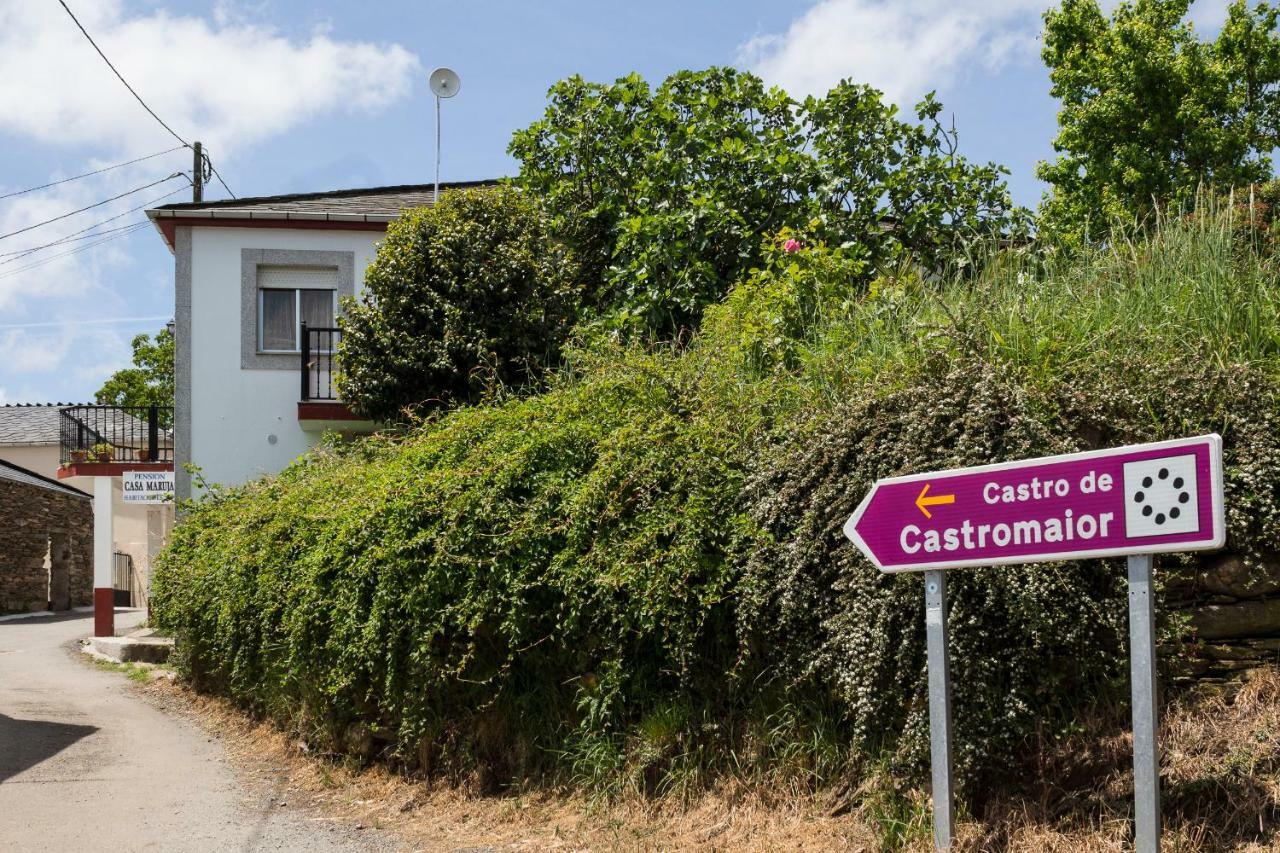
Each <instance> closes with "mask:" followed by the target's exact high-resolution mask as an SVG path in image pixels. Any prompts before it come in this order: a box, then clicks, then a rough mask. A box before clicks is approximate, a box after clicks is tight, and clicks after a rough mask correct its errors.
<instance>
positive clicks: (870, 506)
mask: <svg viewBox="0 0 1280 853" xmlns="http://www.w3.org/2000/svg"><path fill="white" fill-rule="evenodd" d="M844 532H845V535H847V536H848V537H849V538H850V539H852V540H853V542H854V544H855V545H857V546H858V548H859V549H861V551H862V553H863V554H865V555H866V556H867V559H869V560H871V562H872V563H874V564H875V565H876V566H877V567H878V568H879V569H880V570H881V571H884V572H909V571H923V570H925V569H947V568H956V567H959V566H990V565H997V564H1007V563H1037V562H1043V561H1047V560H1067V559H1075V558H1083V557H1110V556H1122V555H1131V554H1154V553H1163V552H1168V551H1196V550H1204V549H1209V548H1220V547H1222V544H1223V542H1224V540H1225V538H1226V530H1225V525H1224V523H1223V510H1222V439H1221V438H1219V437H1218V436H1217V435H1202V436H1198V437H1196V438H1185V439H1177V440H1174V441H1162V442H1157V443H1155V444H1138V445H1132V446H1129V447H1117V448H1113V449H1110V450H1095V451H1090V452H1088V453H1072V454H1069V455H1065V456H1048V457H1045V458H1042V459H1024V460H1020V461H1017V462H1003V463H1000V464H996V465H983V466H981V467H978V468H960V469H956V470H953V471H939V472H935V473H930V474H912V475H910V476H906V477H892V478H890V479H887V480H879V481H877V482H876V484H875V486H873V487H872V489H871V491H870V492H869V493H868V494H867V496H866V497H865V498H863V500H862V503H861V504H859V506H858V509H857V510H856V511H855V512H854V513H853V515H852V516H851V517H850V518H849V520H848V522H846V523H845V526H844Z"/></svg>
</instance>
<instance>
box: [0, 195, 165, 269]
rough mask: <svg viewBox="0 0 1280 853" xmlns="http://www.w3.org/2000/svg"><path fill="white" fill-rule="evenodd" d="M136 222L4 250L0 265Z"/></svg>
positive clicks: (133, 224) (90, 238) (102, 234)
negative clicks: (3, 258) (12, 250)
mask: <svg viewBox="0 0 1280 853" xmlns="http://www.w3.org/2000/svg"><path fill="white" fill-rule="evenodd" d="M184 189H185V187H184ZM137 224H138V223H136V222H130V223H129V224H128V225H117V226H116V227H115V228H108V229H106V230H105V231H98V232H96V233H93V234H83V235H81V236H79V237H71V236H67V237H63V238H62V239H61V240H54V241H53V242H52V243H45V244H44V245H43V246H33V247H32V248H30V249H23V250H22V251H20V252H6V253H4V256H3V257H5V258H6V259H5V260H3V261H0V266H4V265H5V264H11V263H13V262H14V261H20V260H22V259H23V258H25V257H26V256H27V255H33V254H35V253H36V252H41V251H44V250H45V249H50V248H53V247H54V246H65V245H66V244H68V243H78V242H80V241H81V240H92V239H93V238H94V237H102V236H104V235H106V234H114V233H115V232H117V231H123V230H124V229H126V228H132V227H133V226H135V225H137Z"/></svg>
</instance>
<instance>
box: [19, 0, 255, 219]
mask: <svg viewBox="0 0 1280 853" xmlns="http://www.w3.org/2000/svg"><path fill="white" fill-rule="evenodd" d="M58 2H59V3H60V4H61V5H62V8H63V9H66V10H67V14H68V15H70V16H71V20H72V21H74V22H75V25H76V27H77V28H78V29H79V30H80V32H81V33H83V34H84V37H85V38H86V39H88V40H89V44H91V45H93V49H94V50H96V51H97V52H98V56H101V57H102V61H103V62H105V63H107V67H108V68H110V69H111V71H112V73H114V74H115V75H116V77H117V78H119V80H120V82H121V83H123V84H124V87H125V88H126V89H128V90H129V94H130V95H133V97H134V99H135V100H137V102H138V103H139V104H141V105H142V108H143V109H144V110H146V111H147V112H149V113H150V114H151V117H152V118H153V119H155V120H156V121H158V122H160V126H161V127H163V128H164V129H165V130H167V131H169V133H170V135H172V136H173V138H174V139H176V140H178V141H179V142H181V143H182V146H183V147H184V148H191V147H192V146H191V143H190V142H187V140H185V139H183V138H182V137H181V136H179V135H178V132H177V131H175V130H174V129H173V128H171V127H169V125H167V124H165V121H164V119H162V118H160V116H158V115H156V111H155V110H153V109H151V107H149V106H147V102H146V101H144V100H142V96H141V95H139V94H138V93H137V92H135V91H134V90H133V87H132V86H130V85H129V81H128V80H126V79H124V75H123V74H121V73H120V71H119V70H118V69H117V68H116V67H115V66H114V65H112V64H111V60H110V59H107V55H106V54H105V53H103V52H102V48H100V47H98V43H97V42H96V41H94V40H93V36H91V35H89V31H88V30H86V29H85V28H84V25H83V24H81V23H80V20H79V19H78V18H77V17H76V16H75V13H74V12H72V11H71V7H70V6H68V5H67V3H66V0H58ZM166 153H167V152H166ZM201 159H202V160H204V162H206V163H208V164H209V168H210V169H211V170H213V174H215V175H217V177H218V183H220V184H222V188H223V189H224V190H226V191H227V195H229V196H231V197H232V198H235V197H236V194H235V193H233V192H231V187H229V186H227V182H226V181H224V180H223V179H222V175H219V174H218V170H217V169H216V168H214V165H213V161H212V160H210V159H209V156H208V155H207V154H205V155H204V156H203V157H202V158H201ZM2 239H4V238H3V237H0V240H2Z"/></svg>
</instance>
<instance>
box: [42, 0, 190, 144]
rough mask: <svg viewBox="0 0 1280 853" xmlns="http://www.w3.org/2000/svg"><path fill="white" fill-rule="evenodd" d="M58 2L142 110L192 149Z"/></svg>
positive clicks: (65, 6) (67, 7)
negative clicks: (140, 105) (148, 103)
mask: <svg viewBox="0 0 1280 853" xmlns="http://www.w3.org/2000/svg"><path fill="white" fill-rule="evenodd" d="M58 2H59V3H61V4H62V8H63V9H66V10H67V14H68V15H70V16H71V20H72V21H74V22H75V25H76V27H77V28H79V30H80V32H82V33H84V37H85V38H87V39H88V40H89V44H91V45H93V49H94V50H96V51H97V52H98V56H101V57H102V61H103V62H105V63H107V67H108V68H110V69H111V71H112V72H113V73H114V74H115V75H116V77H118V78H120V82H121V83H123V84H124V87H125V88H126V89H128V90H129V94H130V95H133V97H134V98H135V99H136V100H137V101H138V103H140V104H142V108H143V109H144V110H146V111H147V112H149V113H151V117H152V118H153V119H155V120H156V121H158V122H160V126H161V127H163V128H164V129H165V130H167V131H169V133H170V134H171V135H172V136H173V138H174V139H176V140H178V141H179V142H181V143H182V145H183V147H185V148H190V147H191V143H190V142H187V140H185V139H183V138H182V137H181V136H179V135H178V133H177V131H175V130H174V129H173V128H171V127H169V125H167V124H165V123H164V119H162V118H160V116H158V115H156V111H155V110H153V109H151V107H149V106H147V102H146V101H144V100H142V96H141V95H139V94H138V93H137V92H135V91H134V90H133V87H132V86H130V85H129V81H128V80H126V79H124V75H123V74H121V73H120V72H119V71H117V70H116V67H115V66H114V65H112V64H111V60H110V59H107V55H106V54H105V53H103V52H102V48H100V47H98V43H97V42H96V41H94V40H93V36H91V35H89V31H88V30H86V29H85V28H84V25H83V24H81V23H80V20H79V19H78V18H77V17H76V15H75V13H74V12H72V11H71V7H70V6H68V5H67V3H66V0H58Z"/></svg>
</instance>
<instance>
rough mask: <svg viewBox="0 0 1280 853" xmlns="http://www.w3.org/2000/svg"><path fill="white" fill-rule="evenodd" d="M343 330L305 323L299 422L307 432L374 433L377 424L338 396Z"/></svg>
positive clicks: (303, 326) (303, 325)
mask: <svg viewBox="0 0 1280 853" xmlns="http://www.w3.org/2000/svg"><path fill="white" fill-rule="evenodd" d="M341 339H342V330H341V329H336V328H332V327H328V326H308V325H307V324H306V323H303V324H302V366H301V367H302V369H301V372H300V375H299V378H300V380H301V384H302V389H301V396H300V397H299V398H298V424H299V426H301V427H302V429H303V430H305V431H307V432H325V431H332V432H344V433H363V432H373V430H374V428H375V426H376V425H375V424H374V422H373V421H367V420H363V419H362V418H360V417H359V416H358V415H356V414H355V413H353V412H352V411H351V409H349V408H347V405H346V404H345V403H343V402H342V401H341V400H340V399H339V398H338V386H337V378H336V377H337V371H338V342H339V341H340V340H341Z"/></svg>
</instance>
